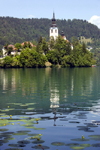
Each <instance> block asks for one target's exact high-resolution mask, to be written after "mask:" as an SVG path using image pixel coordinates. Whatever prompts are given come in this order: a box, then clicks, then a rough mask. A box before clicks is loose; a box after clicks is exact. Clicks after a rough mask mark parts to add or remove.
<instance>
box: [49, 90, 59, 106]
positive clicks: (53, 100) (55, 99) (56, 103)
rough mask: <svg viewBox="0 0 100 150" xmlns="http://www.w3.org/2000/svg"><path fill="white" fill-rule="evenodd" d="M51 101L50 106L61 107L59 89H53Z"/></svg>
mask: <svg viewBox="0 0 100 150" xmlns="http://www.w3.org/2000/svg"><path fill="white" fill-rule="evenodd" d="M50 102H51V104H50V108H57V107H59V91H58V90H57V88H55V89H54V90H51V96H50Z"/></svg>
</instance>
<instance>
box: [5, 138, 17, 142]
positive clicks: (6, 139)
mask: <svg viewBox="0 0 100 150" xmlns="http://www.w3.org/2000/svg"><path fill="white" fill-rule="evenodd" d="M5 139H6V140H8V141H10V140H14V139H15V138H13V137H10V138H5Z"/></svg>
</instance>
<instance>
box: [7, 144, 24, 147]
mask: <svg viewBox="0 0 100 150" xmlns="http://www.w3.org/2000/svg"><path fill="white" fill-rule="evenodd" d="M8 146H10V147H25V146H26V145H24V144H9V145H8Z"/></svg>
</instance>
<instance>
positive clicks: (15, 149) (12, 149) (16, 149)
mask: <svg viewBox="0 0 100 150" xmlns="http://www.w3.org/2000/svg"><path fill="white" fill-rule="evenodd" d="M5 150H23V149H19V148H7V149H5Z"/></svg>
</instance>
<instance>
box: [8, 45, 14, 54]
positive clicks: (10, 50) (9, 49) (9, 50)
mask: <svg viewBox="0 0 100 150" xmlns="http://www.w3.org/2000/svg"><path fill="white" fill-rule="evenodd" d="M12 51H13V47H12V46H11V47H8V49H7V54H8V55H10V54H11V52H12Z"/></svg>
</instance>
